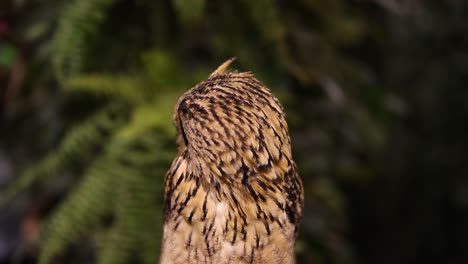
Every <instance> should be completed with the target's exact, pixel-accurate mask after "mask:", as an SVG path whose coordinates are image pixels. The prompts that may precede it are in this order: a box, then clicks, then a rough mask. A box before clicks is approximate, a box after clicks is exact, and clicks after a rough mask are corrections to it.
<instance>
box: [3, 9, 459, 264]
mask: <svg viewBox="0 0 468 264" xmlns="http://www.w3.org/2000/svg"><path fill="white" fill-rule="evenodd" d="M233 56H236V57H237V60H236V61H235V63H234V64H233V66H232V68H234V69H239V70H241V71H252V72H253V73H254V74H256V75H257V77H258V78H259V79H260V80H261V81H262V82H264V83H265V84H266V85H267V86H268V87H270V88H271V89H272V90H273V92H274V93H275V94H276V95H277V96H278V97H279V99H280V101H281V102H282V104H283V105H284V107H285V111H286V113H287V120H288V123H289V126H290V133H291V138H292V143H293V151H294V157H295V160H296V162H297V163H298V166H299V169H300V172H301V175H302V178H303V181H304V184H305V192H306V201H305V203H306V204H305V213H304V219H303V222H302V226H301V229H300V237H299V240H298V244H297V254H298V262H299V263H319V264H320V263H365V264H366V263H368V264H370V263H379V264H385V263H389V264H390V263H400V264H404V263H425V264H430V263H468V248H467V247H468V224H467V223H468V178H467V177H466V176H467V175H468V158H467V155H466V148H467V147H468V136H467V134H468V104H467V102H466V101H467V99H468V89H467V88H466V87H465V86H466V83H467V82H468V2H467V1H463V0H447V1H440V0H406V1H404V0H354V1H347V0H328V1H312V0H295V1H286V0H276V1H269V0H259V1H247V0H227V1H204V0H187V1H181V0H173V1H170V0H135V1H131V0H73V1H58V0H43V1H17V0H2V1H1V2H0V100H1V109H0V111H1V112H0V114H1V116H0V126H1V127H0V135H1V138H0V139H1V141H0V203H1V205H0V206H1V207H0V263H36V262H37V261H38V260H39V259H41V261H42V262H43V263H49V262H52V263H157V256H158V254H159V253H158V250H159V240H160V210H161V207H160V204H161V197H162V194H161V189H160V186H161V184H162V180H163V176H164V173H165V171H166V170H167V169H168V168H169V166H170V162H171V160H172V158H173V157H174V155H175V151H176V145H175V142H174V141H175V130H174V128H173V125H172V123H171V122H172V121H171V116H172V110H173V105H174V104H175V102H176V100H177V98H178V96H180V95H181V94H182V93H183V92H184V91H185V90H187V89H189V88H190V87H192V86H194V85H195V84H196V83H198V82H200V81H202V80H204V79H205V78H206V77H207V76H208V75H209V73H210V71H212V70H214V69H215V68H216V67H217V66H218V65H219V64H221V63H222V62H223V61H224V60H226V59H228V58H230V57H233ZM140 194H141V195H140Z"/></svg>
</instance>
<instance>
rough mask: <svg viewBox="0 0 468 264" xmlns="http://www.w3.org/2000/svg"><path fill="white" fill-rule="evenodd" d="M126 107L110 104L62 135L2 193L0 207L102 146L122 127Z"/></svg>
mask: <svg viewBox="0 0 468 264" xmlns="http://www.w3.org/2000/svg"><path fill="white" fill-rule="evenodd" d="M126 108H127V106H126V105H125V104H122V103H118V102H114V103H112V104H111V105H109V106H107V107H105V108H104V109H102V110H101V111H99V112H98V113H96V114H95V115H93V116H92V117H90V118H89V119H88V120H86V121H84V122H83V123H81V124H79V125H78V126H77V127H75V128H74V129H71V130H70V132H69V133H68V134H67V135H66V136H65V138H64V139H63V141H62V143H61V144H60V146H59V147H58V148H57V149H56V150H55V151H53V152H52V153H51V154H49V155H48V156H47V157H46V158H45V159H43V160H42V161H40V162H39V163H37V164H35V165H34V166H33V167H31V168H28V169H26V170H25V171H24V172H23V173H22V174H21V175H20V176H18V178H17V180H15V181H13V182H12V183H11V184H10V185H9V186H8V189H6V190H5V191H4V192H2V193H0V206H2V205H3V204H5V203H6V202H8V201H10V200H11V199H12V198H13V197H14V196H15V195H16V194H17V193H19V192H21V191H23V190H25V189H26V188H28V187H29V186H31V185H32V184H34V183H35V182H38V181H40V180H43V179H45V178H47V177H50V176H53V175H55V174H56V173H57V172H58V171H60V170H63V169H66V168H68V167H69V166H71V165H73V164H74V163H76V162H78V161H80V160H82V159H83V157H84V156H86V155H87V154H90V153H91V152H92V150H94V149H95V148H97V147H99V146H102V145H104V144H106V142H107V141H108V140H109V134H110V133H111V132H112V131H113V130H115V129H117V128H118V127H121V126H123V125H124V124H125V122H126V120H127V119H128V114H127V113H128V110H126V111H124V109H126Z"/></svg>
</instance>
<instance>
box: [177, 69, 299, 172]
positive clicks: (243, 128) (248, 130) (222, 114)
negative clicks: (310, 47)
mask: <svg viewBox="0 0 468 264" xmlns="http://www.w3.org/2000/svg"><path fill="white" fill-rule="evenodd" d="M174 121H175V123H176V126H177V129H178V132H179V139H178V143H179V144H180V146H181V150H182V151H187V153H188V156H189V158H192V159H197V160H200V159H202V162H203V161H204V162H206V163H210V164H213V163H214V164H216V166H218V165H222V167H223V168H225V167H228V166H224V165H232V166H231V167H232V171H229V172H226V173H227V174H230V172H232V173H235V172H236V171H238V170H239V168H240V167H242V166H247V167H253V168H262V167H264V168H267V167H271V166H272V164H273V163H274V161H276V160H279V159H280V158H281V155H284V154H286V155H288V156H289V155H290V140H289V135H288V132H287V125H286V122H285V120H284V115H283V109H282V107H281V105H280V104H279V102H278V100H277V99H276V98H275V97H274V96H273V95H272V94H271V92H270V90H269V89H268V88H266V87H265V86H264V85H263V84H262V83H260V82H259V81H258V80H257V79H255V77H254V76H253V75H252V74H250V73H237V72H231V73H225V74H219V75H214V76H212V77H210V78H209V79H208V80H206V81H204V82H202V83H200V84H198V85H197V86H195V87H194V88H192V89H191V90H189V91H188V92H187V93H185V94H184V95H183V96H182V97H181V98H180V100H179V102H178V103H177V105H176V111H175V115H174ZM228 170H230V169H228ZM220 173H221V174H223V172H220Z"/></svg>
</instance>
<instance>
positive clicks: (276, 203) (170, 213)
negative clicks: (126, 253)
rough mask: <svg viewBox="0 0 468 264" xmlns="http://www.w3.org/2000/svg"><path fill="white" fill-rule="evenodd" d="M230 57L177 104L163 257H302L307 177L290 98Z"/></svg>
mask: <svg viewBox="0 0 468 264" xmlns="http://www.w3.org/2000/svg"><path fill="white" fill-rule="evenodd" d="M232 61H233V59H230V60H228V61H226V62H225V63H223V64H222V65H221V66H219V67H218V69H216V70H215V71H214V72H213V73H212V74H211V75H210V76H209V78H208V79H207V80H205V81H203V82H201V83H199V84H198V85H196V86H195V87H193V88H191V89H190V90H189V91H188V92H186V93H185V94H183V95H182V96H181V97H180V99H179V101H178V102H177V104H176V107H175V113H174V118H173V119H174V123H175V126H176V127H177V131H178V137H177V142H178V144H179V150H178V154H177V156H176V158H175V159H174V161H173V163H172V166H171V168H170V169H169V171H168V172H167V174H166V176H165V189H164V224H163V241H162V252H161V259H160V262H161V263H162V264H178V263H184V264H191V263H216V264H227V263H268V264H275V263H282V264H288V263H295V254H294V245H295V241H296V238H297V234H298V226H299V222H300V220H301V217H302V209H303V187H302V182H301V179H300V177H299V174H298V170H297V167H296V164H295V163H294V161H293V158H292V154H291V140H290V137H289V133H288V125H287V124H286V121H285V118H284V113H283V108H282V106H281V104H280V102H279V101H278V99H277V98H276V97H275V96H274V95H273V94H272V93H271V91H270V90H269V89H268V88H267V87H266V86H265V85H263V84H262V83H261V82H260V81H259V80H257V79H256V78H255V76H254V75H253V74H252V73H250V72H237V71H231V72H230V71H227V68H228V67H229V65H230V64H231V62H232Z"/></svg>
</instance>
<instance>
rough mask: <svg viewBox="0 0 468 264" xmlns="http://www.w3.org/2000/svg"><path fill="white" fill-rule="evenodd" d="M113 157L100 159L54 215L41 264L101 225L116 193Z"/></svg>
mask: <svg viewBox="0 0 468 264" xmlns="http://www.w3.org/2000/svg"><path fill="white" fill-rule="evenodd" d="M112 162H113V160H112V158H109V157H103V158H100V159H97V160H96V161H95V162H94V164H93V166H92V167H91V168H89V170H88V172H87V173H86V175H85V177H84V178H83V179H82V180H81V182H80V185H79V186H78V187H77V188H76V190H74V191H73V193H72V194H70V195H69V196H68V198H67V199H66V200H65V201H64V202H63V203H62V204H61V205H60V207H59V208H58V209H57V210H56V212H55V213H54V214H53V215H52V216H51V218H50V222H49V223H48V224H47V228H46V229H45V235H46V237H45V241H46V243H43V247H42V250H41V255H40V259H39V263H40V264H47V263H50V260H51V259H52V258H53V257H54V256H56V255H57V254H59V253H61V252H63V250H64V249H65V248H66V247H67V246H68V245H70V244H72V243H73V242H76V241H77V240H78V239H79V238H80V237H81V236H82V235H85V234H86V233H88V232H89V230H91V229H93V228H95V227H96V226H98V225H99V223H100V220H101V219H102V217H103V216H105V215H108V214H110V213H111V211H112V205H113V203H112V201H113V200H114V197H115V190H114V186H115V182H114V181H115V174H114V171H113V170H112V169H111V168H112Z"/></svg>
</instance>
